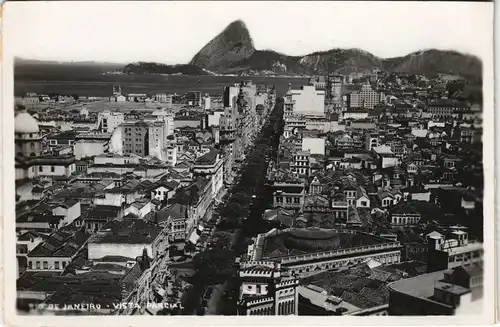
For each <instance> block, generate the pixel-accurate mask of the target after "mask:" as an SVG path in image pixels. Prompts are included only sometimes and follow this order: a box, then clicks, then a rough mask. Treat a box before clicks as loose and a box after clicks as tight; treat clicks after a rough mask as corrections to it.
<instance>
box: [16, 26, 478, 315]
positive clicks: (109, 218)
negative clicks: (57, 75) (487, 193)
mask: <svg viewBox="0 0 500 327" xmlns="http://www.w3.org/2000/svg"><path fill="white" fill-rule="evenodd" d="M221 40H222V41H221ZM228 44H229V45H228ZM233 44H236V45H237V47H239V50H238V51H236V52H234V53H230V54H228V55H226V54H224V55H223V56H222V57H221V58H218V59H217V58H215V56H216V54H217V53H220V49H221V47H222V49H223V50H224V49H225V48H224V47H226V48H228V49H233V48H232V46H233ZM224 51H225V50H224ZM231 51H233V50H231ZM436 51H437V50H436ZM256 53H257V57H256V55H255V54H256ZM269 53H270V52H269V51H267V52H266V51H260V50H255V49H254V48H253V42H252V40H251V38H250V37H249V34H248V31H247V30H246V26H245V25H244V23H243V22H241V21H236V22H235V23H232V24H231V25H230V26H229V27H228V28H226V29H225V30H224V31H223V32H222V33H221V34H220V35H218V36H217V37H216V38H214V39H213V40H212V41H211V42H210V43H209V44H207V46H206V47H204V48H203V49H202V50H201V51H200V52H199V53H198V54H196V56H195V57H194V58H193V60H192V61H191V63H190V64H189V65H184V66H183V67H180V66H173V68H172V67H167V66H165V65H163V66H158V65H152V64H148V65H145V64H139V65H136V66H133V67H132V68H133V71H131V69H132V68H131V66H130V65H128V66H126V67H125V68H123V69H122V68H120V67H107V68H106V69H105V70H104V71H102V72H101V73H100V74H96V76H100V77H96V78H102V79H103V81H105V82H102V83H100V84H99V86H98V87H96V88H95V90H96V91H95V92H94V91H93V90H92V89H91V88H89V87H88V85H85V84H84V83H82V84H76V86H75V85H72V86H71V87H69V86H67V85H66V86H61V87H64V90H62V89H58V86H57V84H56V83H54V84H50V81H44V82H43V83H39V82H37V83H34V82H33V81H31V82H26V81H22V80H20V79H16V80H15V83H18V84H19V85H20V84H22V91H21V88H17V87H16V85H15V88H16V96H15V106H14V108H13V109H14V115H15V118H14V119H15V120H14V121H15V127H14V131H15V137H14V138H15V185H16V189H15V199H16V208H15V213H16V217H15V229H16V256H17V267H16V271H17V280H16V291H17V299H16V300H17V301H16V306H17V311H18V314H19V315H44V314H52V315H125V316H132V315H144V316H173V315H177V316H178V315H197V316H214V315H221V316H222V315H231V316H286V315H296V316H429V315H470V314H477V315H480V314H481V310H482V308H483V306H484V302H483V255H484V249H483V241H484V240H483V229H484V228H483V196H484V174H483V127H482V119H483V99H482V90H481V87H482V79H481V76H478V75H477V74H476V75H474V74H473V73H471V71H473V70H475V69H476V67H480V66H481V63H480V62H479V64H476V63H475V61H474V62H473V60H472V59H470V58H465V57H460V59H456V58H457V56H461V55H460V54H458V53H444V52H439V51H437V52H432V51H430V52H429V51H428V52H422V53H420V54H419V55H421V56H423V57H425V58H427V57H426V56H432V58H436V56H440V57H439V58H447V59H442V60H444V61H446V62H449V61H450V60H451V59H449V58H452V57H453V58H454V59H453V60H464V61H463V62H467V63H468V64H470V62H473V64H470V65H469V66H468V69H467V71H465V68H464V66H465V65H461V66H460V67H461V69H464V71H462V72H461V73H457V72H456V71H451V70H450V71H449V72H445V71H440V70H437V71H432V69H430V68H429V66H425V67H426V69H425V70H421V69H418V68H414V67H413V66H411V67H410V68H408V69H407V68H405V69H400V67H402V66H401V65H402V64H401V63H400V62H399V61H398V63H397V65H396V63H395V61H390V60H387V61H384V62H383V61H377V62H374V63H373V67H372V66H370V67H367V65H364V66H363V67H360V66H359V67H356V69H351V68H352V67H351V66H349V67H347V68H346V66H345V65H344V66H342V68H339V63H338V61H335V60H333V59H331V58H332V57H328V58H326V59H324V58H323V57H321V58H320V56H335V58H337V59H338V60H341V59H342V60H346V59H345V58H346V56H351V55H352V53H351V52H349V51H334V52H329V53H328V54H326V55H325V54H320V55H317V56H318V60H317V61H316V66H315V69H316V71H314V72H313V73H310V71H309V70H308V69H310V68H307V67H306V66H307V65H309V63H307V60H300V61H293V62H292V61H291V59H287V58H285V57H286V56H285V55H281V56H282V57H280V58H281V59H280V60H281V61H280V60H274V59H273V58H274V57H272V56H271V57H269V58H271V59H273V60H274V61H273V60H271V61H272V63H271V64H269V65H268V66H266V67H264V66H265V65H264V64H262V65H261V66H262V67H264V68H262V67H261V66H259V64H255V62H256V60H257V59H258V58H264V57H265V58H266V60H267V59H268V57H266V56H268V55H269ZM436 53H437V54H436ZM360 55H362V56H366V57H368V54H366V53H364V52H360V51H357V50H356V52H355V56H356V58H358V60H359V56H360ZM235 56H243V57H238V58H236V59H234V58H235ZM228 58H232V59H231V60H235V62H236V64H234V63H232V64H228V63H227V62H228V60H230V59H228ZM252 58H253V59H252ZM255 58H257V59H255ZM329 58H330V59H329ZM339 58H340V59H339ZM425 58H424V59H425ZM464 58H465V59H464ZM216 59H217V60H218V61H217V60H216ZM241 60H244V61H245V66H244V67H245V69H242V70H238V71H236V68H235V67H236V66H237V65H238V64H239V63H241V62H242V61H241ZM262 60H264V59H262ZM294 60H295V59H294ZM308 60H309V59H308ZM349 60H351V59H349ZM349 60H346V62H351V64H350V65H357V64H352V62H353V61H352V60H354V59H352V60H351V61H349ZM425 60H427V59H425ZM471 60H472V61H471ZM320 61H322V62H323V61H324V62H325V64H324V65H323V64H322V65H323V66H322V68H321V70H319V69H318V68H317V65H318V62H320ZM248 62H251V64H248ZM40 65H43V63H41V64H40ZM52 65H53V66H51V67H52V68H50V69H51V70H52V69H55V68H53V67H56V66H57V67H59V66H64V65H67V66H68V67H69V66H71V65H70V64H65V63H59V64H52ZM221 65H224V67H223V68H221V67H222V66H221ZM251 65H254V66H251ZM266 65H267V63H266ZM300 65H302V66H300ZM398 65H399V66H398ZM30 67H31V68H30ZM32 67H34V66H29V67H28V68H26V67H25V68H23V69H24V70H25V71H27V72H29V70H30V69H34V68H32ZM145 67H146V68H145ZM228 67H229V68H228ZM241 67H243V65H242V64H241ZM248 67H251V68H248ZM252 67H253V68H252ZM255 67H259V68H255ZM300 67H303V68H300ZM304 67H305V68H304ZM405 67H407V66H405ZM16 69H18V66H16ZM44 69H47V68H44ZM57 69H60V68H57ZM79 69H80V71H81V72H82V74H87V75H88V74H90V73H88V71H87V73H83V71H84V70H85V69H82V68H81V67H80V68H79ZM89 69H90V68H89ZM173 69H175V71H173ZM192 72H194V73H192ZM75 74H76V73H75ZM204 74H205V75H204ZM87 75H85V76H87ZM136 75H138V76H136ZM207 75H208V76H209V77H207ZM479 75H480V74H479ZM70 78H71V79H73V80H78V78H79V77H78V76H75V75H70ZM127 78H129V79H131V78H134V79H135V80H134V81H136V79H138V78H144V79H149V78H151V80H153V79H155V86H154V88H153V87H152V86H151V87H152V88H151V89H148V87H149V86H148V85H149V84H144V85H141V86H140V87H139V86H137V85H138V84H140V83H139V82H134V83H135V84H134V85H131V83H130V81H128V80H126V79H127ZM169 79H170V80H171V79H175V81H183V83H184V84H183V86H182V87H183V88H185V90H184V91H182V92H181V91H178V90H177V89H176V91H173V90H172V89H169V88H168V87H165V86H164V85H162V84H161V83H162V82H159V81H166V82H165V83H169V82H167V81H168V80H169ZM81 80H82V81H83V80H85V79H84V78H82V79H81ZM86 81H87V83H89V82H88V80H86ZM221 81H222V82H221ZM228 81H230V82H228ZM30 83H31V84H30ZM68 83H69V82H68ZM35 84H37V85H38V84H39V86H37V88H35V87H34V86H33V85H35ZM42 84H43V85H42ZM176 84H179V83H178V82H176ZM221 84H223V85H221ZM30 85H32V88H31V89H29V88H30ZM40 85H41V86H40ZM78 85H81V87H82V89H79V88H78ZM96 85H97V84H96ZM177 87H179V86H177ZM41 88H43V90H41ZM97 90H98V91H97Z"/></svg>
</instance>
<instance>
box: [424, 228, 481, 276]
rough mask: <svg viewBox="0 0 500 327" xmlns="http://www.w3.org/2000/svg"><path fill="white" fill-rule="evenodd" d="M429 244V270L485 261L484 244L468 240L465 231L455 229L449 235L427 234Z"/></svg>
mask: <svg viewBox="0 0 500 327" xmlns="http://www.w3.org/2000/svg"><path fill="white" fill-rule="evenodd" d="M427 243H428V244H429V251H428V258H427V271H428V272H434V271H439V270H446V269H453V268H456V267H459V266H463V265H467V264H475V263H480V262H482V261H483V244H482V243H479V242H472V241H469V240H468V234H467V232H464V231H453V232H452V233H450V235H449V237H448V238H446V237H445V236H444V235H442V234H440V233H438V232H432V233H430V234H428V235H427Z"/></svg>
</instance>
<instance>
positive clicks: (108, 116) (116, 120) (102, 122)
mask: <svg viewBox="0 0 500 327" xmlns="http://www.w3.org/2000/svg"><path fill="white" fill-rule="evenodd" d="M124 121H125V114H124V113H122V112H111V111H109V110H105V111H101V112H99V114H98V115H97V129H98V130H100V131H102V132H105V133H113V131H114V130H115V128H117V127H118V126H120V124H122V123H123V122H124Z"/></svg>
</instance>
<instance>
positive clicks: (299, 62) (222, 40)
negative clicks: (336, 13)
mask: <svg viewBox="0 0 500 327" xmlns="http://www.w3.org/2000/svg"><path fill="white" fill-rule="evenodd" d="M170 67H172V68H171V69H170V68H168V65H161V64H155V63H149V64H148V65H146V66H145V65H135V66H134V67H130V65H127V66H126V67H125V68H124V72H133V73H135V74H141V73H143V74H154V73H161V72H163V71H169V70H173V71H176V72H178V73H182V74H188V75H193V74H206V73H207V71H210V72H215V73H218V74H247V75H316V74H325V73H327V72H334V73H338V74H345V75H347V74H366V73H371V72H372V71H373V70H374V69H380V70H386V71H388V72H401V73H409V74H427V75H428V74H431V75H434V74H450V75H460V76H463V77H467V78H473V79H480V78H481V77H482V63H481V60H480V59H479V58H477V57H475V56H471V55H467V54H462V53H459V52H456V51H442V50H435V49H430V50H425V51H418V52H414V53H411V54H408V55H406V56H403V57H396V58H386V59H384V58H379V57H377V56H375V55H373V54H371V53H369V52H367V51H363V50H360V49H331V50H328V51H321V52H313V53H311V54H307V55H305V56H288V55H286V54H282V53H278V52H276V51H272V50H256V49H255V47H254V43H253V40H252V38H251V36H250V32H249V31H248V29H247V27H246V25H245V23H244V22H242V21H241V20H237V21H235V22H233V23H231V24H229V25H228V26H227V27H226V28H225V29H224V30H223V31H222V32H221V33H220V34H218V35H217V36H216V37H215V38H213V39H212V40H211V41H210V42H208V43H207V44H206V45H205V46H204V47H203V48H202V49H201V50H200V51H199V52H198V53H197V54H196V55H195V56H194V57H193V59H192V60H191V61H190V62H189V64H188V65H177V66H170ZM175 67H176V68H175ZM196 67H197V68H199V69H197V68H196Z"/></svg>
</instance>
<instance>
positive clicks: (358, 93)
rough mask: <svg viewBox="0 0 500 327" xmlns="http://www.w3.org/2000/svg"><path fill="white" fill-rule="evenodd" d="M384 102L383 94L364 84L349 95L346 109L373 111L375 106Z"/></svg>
mask: <svg viewBox="0 0 500 327" xmlns="http://www.w3.org/2000/svg"><path fill="white" fill-rule="evenodd" d="M384 100H385V95H384V93H383V92H378V91H376V90H374V89H373V88H372V86H371V85H370V84H365V85H361V88H359V89H358V90H354V91H353V92H351V94H349V96H348V107H349V108H368V109H373V107H375V105H377V104H379V103H381V102H384Z"/></svg>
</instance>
